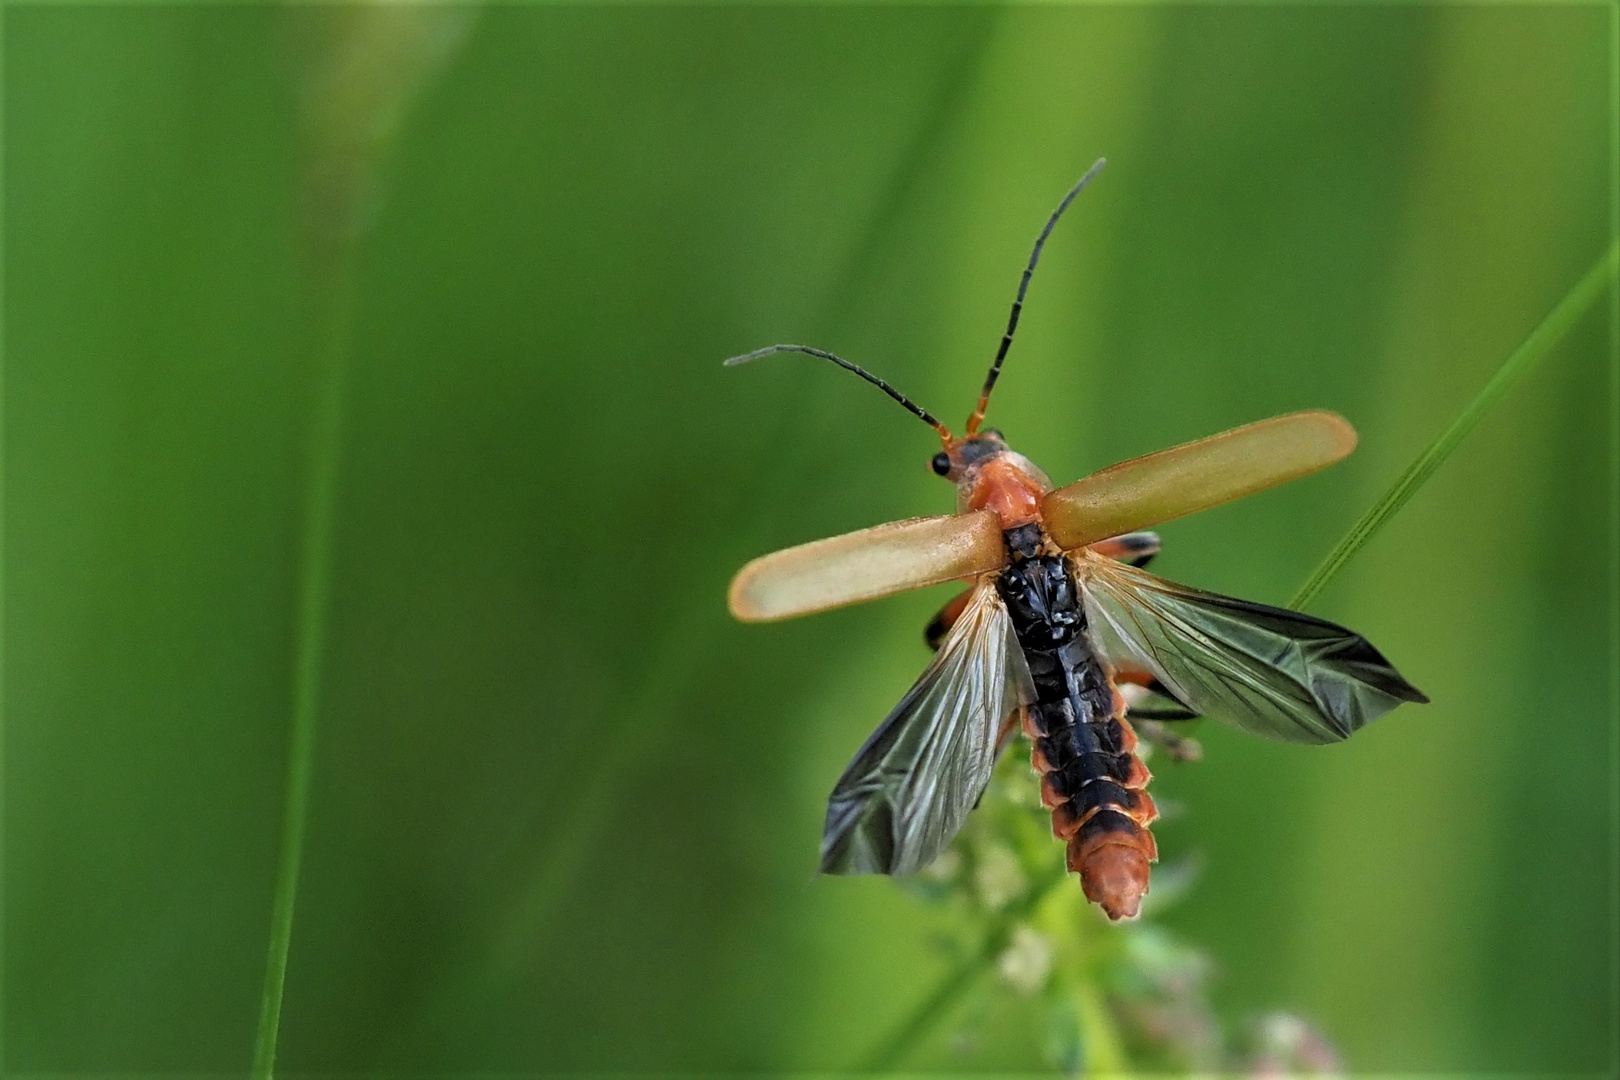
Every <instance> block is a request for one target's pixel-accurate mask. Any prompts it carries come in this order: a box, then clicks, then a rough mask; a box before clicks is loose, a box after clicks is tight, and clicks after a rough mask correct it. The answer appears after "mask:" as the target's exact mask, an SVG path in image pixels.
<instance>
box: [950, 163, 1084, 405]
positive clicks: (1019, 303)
mask: <svg viewBox="0 0 1620 1080" xmlns="http://www.w3.org/2000/svg"><path fill="white" fill-rule="evenodd" d="M1106 164H1108V159H1107V158H1098V159H1097V160H1096V162H1095V163H1094V164H1093V165H1092V166H1091V168H1089V169H1087V170H1086V175H1084V176H1082V177H1081V178H1080V182H1079V183H1078V184H1076V185H1074V187H1072V188H1070V189H1069V193H1068V194H1067V195H1065V196H1063V201H1062V202H1060V203H1058V208H1057V209H1056V210H1054V211H1052V216H1051V217H1049V218H1047V219H1046V228H1044V229H1042V230H1041V235H1040V236H1037V237H1036V238H1035V250H1034V251H1031V252H1030V253H1029V265H1028V266H1026V267H1024V276H1023V277H1022V278H1021V279H1019V282H1018V295H1017V296H1016V297H1015V298H1014V299H1013V305H1012V315H1011V316H1009V317H1008V319H1007V332H1006V333H1005V334H1003V335H1002V336H1001V347H1000V348H999V349H997V350H996V358H995V360H994V361H993V362H992V363H991V364H990V374H988V375H986V376H985V378H984V390H983V392H982V393H980V394H979V404H978V406H977V407H976V408H975V409H974V410H973V415H972V416H970V417H968V422H967V433H968V434H969V435H972V434H973V433H974V432H976V431H978V430H979V425H980V424H982V423H983V422H984V410H985V409H986V408H987V407H988V406H989V404H990V391H992V390H994V389H995V388H996V379H997V378H999V377H1000V376H1001V362H1002V361H1003V360H1005V359H1007V350H1008V349H1009V348H1011V347H1012V339H1013V332H1014V331H1015V330H1017V329H1018V315H1019V313H1020V312H1022V311H1023V310H1024V294H1025V293H1026V292H1028V291H1029V279H1030V278H1032V277H1034V276H1035V264H1036V263H1037V262H1039V261H1040V259H1041V248H1043V247H1045V246H1046V238H1047V237H1048V236H1051V235H1052V229H1053V228H1054V227H1055V226H1056V225H1057V223H1058V218H1060V217H1062V216H1063V211H1065V210H1067V209H1068V208H1069V204H1070V203H1072V202H1074V197H1075V196H1076V195H1078V194H1080V192H1082V191H1084V190H1085V187H1086V185H1087V184H1089V183H1091V178H1092V177H1094V176H1096V175H1097V174H1098V173H1099V172H1101V171H1102V167H1103V166H1104V165H1106Z"/></svg>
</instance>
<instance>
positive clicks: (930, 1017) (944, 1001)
mask: <svg viewBox="0 0 1620 1080" xmlns="http://www.w3.org/2000/svg"><path fill="white" fill-rule="evenodd" d="M1059 871H1060V872H1058V873H1054V874H1052V875H1051V876H1049V877H1047V878H1044V879H1042V880H1041V881H1038V882H1036V883H1035V885H1034V887H1033V888H1031V889H1030V890H1029V892H1028V893H1026V894H1025V895H1024V896H1023V897H1022V898H1021V899H1019V900H1016V901H1014V902H1013V903H1011V904H1008V905H1007V907H1006V908H1004V909H1003V910H1001V911H1000V912H998V913H997V914H996V915H995V917H994V918H993V919H992V920H991V922H990V927H989V929H988V930H986V932H985V935H984V940H983V941H982V942H981V943H980V944H979V947H978V948H977V949H975V950H974V951H973V952H971V953H969V954H968V955H967V956H966V957H964V958H963V959H962V960H960V961H959V962H958V963H957V964H956V966H955V967H953V968H952V969H951V970H950V971H948V972H946V974H945V977H944V978H943V979H941V980H940V982H939V985H938V986H936V987H934V991H933V993H931V994H929V995H928V996H927V997H926V998H924V999H923V1000H922V1002H921V1003H920V1004H919V1005H918V1006H917V1008H916V1009H915V1010H913V1011H912V1014H911V1015H910V1016H908V1017H907V1018H906V1019H905V1020H903V1021H902V1022H901V1023H900V1024H898V1025H896V1027H895V1028H894V1030H893V1031H891V1032H890V1033H889V1035H888V1036H887V1037H886V1038H885V1039H884V1040H883V1041H882V1042H880V1043H878V1044H877V1046H876V1047H875V1048H874V1049H873V1050H872V1052H871V1053H870V1054H868V1055H867V1056H866V1060H865V1063H864V1064H863V1065H862V1066H861V1070H862V1071H865V1072H874V1073H876V1072H886V1071H888V1070H889V1069H891V1068H893V1067H894V1065H895V1064H896V1063H897V1062H899V1061H902V1060H904V1059H905V1057H906V1055H907V1054H909V1053H911V1051H912V1050H913V1049H915V1048H916V1046H917V1044H918V1043H919V1042H921V1041H922V1039H923V1037H924V1036H925V1035H927V1034H928V1032H929V1031H931V1030H932V1029H933V1027H934V1025H935V1024H936V1023H938V1022H939V1020H940V1018H941V1017H942V1016H944V1015H945V1014H946V1013H947V1012H949V1011H950V1008H951V1006H953V1005H955V1004H956V1002H957V1001H958V1000H959V999H960V998H961V997H962V995H963V994H964V993H966V992H967V991H968V989H969V988H970V987H972V985H973V982H974V980H975V979H977V978H978V977H979V975H980V974H982V973H983V971H984V969H985V968H987V967H989V966H990V965H991V964H992V963H994V962H995V959H996V957H998V956H1000V955H1001V953H1002V950H1004V949H1006V947H1007V943H1008V942H1009V941H1010V940H1011V938H1012V932H1013V929H1014V927H1016V926H1017V925H1018V924H1019V923H1020V922H1022V921H1024V920H1025V919H1026V918H1028V917H1029V914H1030V912H1032V911H1034V910H1035V909H1036V908H1038V907H1040V905H1041V903H1042V901H1044V900H1045V899H1046V898H1047V896H1049V895H1050V894H1051V892H1052V890H1053V889H1055V888H1057V886H1058V885H1060V884H1061V883H1062V882H1063V881H1064V880H1065V879H1066V878H1067V877H1068V876H1069V875H1068V872H1067V870H1066V869H1064V868H1063V867H1062V864H1061V863H1060V864H1059Z"/></svg>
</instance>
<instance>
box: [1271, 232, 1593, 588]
mask: <svg viewBox="0 0 1620 1080" xmlns="http://www.w3.org/2000/svg"><path fill="white" fill-rule="evenodd" d="M1617 268H1620V243H1616V244H1611V245H1610V246H1609V250H1608V251H1607V252H1606V253H1605V254H1604V255H1603V257H1602V258H1600V259H1598V261H1597V262H1596V263H1595V264H1593V266H1592V268H1591V269H1590V270H1588V271H1587V272H1586V275H1585V276H1584V277H1582V278H1581V280H1580V281H1578V282H1576V283H1575V287H1574V288H1572V289H1570V290H1569V292H1568V293H1567V294H1566V295H1565V296H1564V298H1563V299H1562V300H1560V301H1559V302H1558V304H1557V306H1556V307H1554V308H1553V309H1552V311H1550V312H1548V313H1547V317H1546V318H1544V319H1542V320H1541V323H1540V325H1538V326H1537V327H1536V328H1535V329H1534V330H1532V331H1531V332H1530V336H1529V337H1527V338H1525V339H1524V342H1523V343H1522V344H1521V345H1520V346H1519V347H1518V348H1517V349H1514V350H1513V352H1511V353H1510V354H1508V358H1507V360H1505V361H1504V362H1503V363H1502V366H1501V367H1500V368H1497V370H1496V374H1494V375H1492V376H1491V377H1490V380H1489V381H1487V382H1486V383H1485V385H1484V386H1483V387H1482V388H1481V389H1480V391H1479V393H1478V394H1476V395H1475V396H1474V400H1472V401H1470V402H1469V403H1468V404H1467V405H1466V406H1464V407H1463V411H1462V412H1460V413H1458V414H1457V418H1456V419H1455V420H1453V421H1452V422H1451V424H1450V426H1448V427H1447V428H1446V429H1445V430H1444V431H1442V432H1441V433H1440V435H1439V437H1438V438H1436V439H1435V440H1434V441H1433V442H1432V443H1430V444H1429V445H1428V446H1427V447H1425V448H1424V450H1423V452H1422V453H1421V454H1419V455H1418V456H1417V460H1415V461H1413V462H1412V464H1410V465H1408V466H1407V467H1406V470H1405V471H1404V472H1402V473H1401V475H1400V476H1398V477H1396V479H1395V483H1393V484H1391V485H1390V487H1389V490H1388V491H1386V492H1384V494H1383V495H1382V496H1381V497H1380V498H1379V500H1378V501H1377V502H1375V503H1373V505H1372V506H1371V507H1370V508H1369V509H1368V510H1367V512H1366V513H1365V514H1363V515H1361V519H1360V520H1359V521H1357V522H1356V523H1355V524H1354V525H1352V526H1351V527H1350V531H1349V532H1348V533H1346V534H1345V536H1344V539H1343V540H1340V541H1339V543H1338V545H1337V546H1336V547H1335V548H1334V549H1333V550H1332V551H1331V552H1330V553H1329V554H1328V557H1327V558H1326V559H1323V560H1322V565H1320V566H1318V567H1317V568H1316V572H1315V573H1313V574H1311V576H1310V579H1309V580H1307V581H1306V582H1305V584H1304V585H1302V586H1300V589H1299V592H1297V593H1295V594H1294V598H1293V599H1292V600H1290V601H1289V602H1288V606H1289V607H1292V608H1295V609H1296V610H1297V609H1301V608H1303V607H1305V605H1306V604H1309V603H1310V602H1311V601H1312V600H1314V599H1315V598H1316V596H1317V594H1318V593H1320V592H1321V591H1322V590H1323V589H1324V588H1325V587H1326V586H1327V583H1328V582H1329V581H1332V580H1333V578H1334V577H1335V576H1336V575H1337V574H1338V573H1339V571H1340V570H1341V569H1343V568H1344V565H1345V563H1347V562H1349V561H1350V559H1351V557H1352V556H1354V555H1355V554H1356V552H1358V551H1360V550H1361V549H1362V547H1364V546H1365V545H1366V543H1367V541H1369V540H1371V539H1372V538H1373V536H1374V534H1376V533H1377V532H1378V530H1379V529H1381V528H1383V527H1384V524H1385V523H1386V522H1387V521H1389V519H1390V518H1392V517H1394V516H1395V513H1396V511H1398V510H1400V508H1401V507H1403V506H1405V505H1406V503H1407V500H1409V499H1411V497H1412V496H1413V495H1415V494H1416V493H1417V490H1418V488H1420V487H1422V486H1423V484H1424V483H1425V482H1426V481H1427V480H1428V479H1429V477H1431V476H1433V475H1434V472H1435V470H1436V469H1438V468H1439V467H1440V466H1441V465H1442V464H1443V463H1444V462H1445V460H1446V458H1448V457H1450V456H1451V452H1452V451H1453V450H1455V449H1457V445H1458V444H1459V443H1461V442H1462V441H1463V439H1465V438H1467V436H1468V433H1469V432H1471V431H1473V430H1474V427H1475V426H1476V425H1477V424H1478V423H1479V422H1480V421H1481V420H1482V419H1484V418H1485V414H1486V413H1488V412H1490V411H1491V409H1492V408H1493V407H1495V405H1496V403H1497V402H1499V401H1501V400H1502V397H1503V395H1505V394H1506V393H1507V392H1508V391H1509V390H1510V389H1512V387H1513V385H1514V384H1515V383H1517V382H1518V381H1519V380H1520V379H1522V378H1524V377H1525V376H1526V375H1527V374H1529V373H1530V371H1531V370H1532V369H1534V368H1535V366H1536V365H1537V364H1538V363H1540V362H1541V360H1542V359H1544V358H1545V357H1546V356H1547V354H1548V353H1550V352H1551V351H1552V348H1553V346H1554V345H1556V344H1557V343H1558V341H1559V339H1561V338H1562V337H1563V336H1564V334H1565V333H1567V332H1568V331H1569V328H1570V327H1571V326H1573V325H1574V324H1575V322H1576V320H1577V319H1579V318H1580V317H1581V316H1582V315H1583V314H1585V313H1586V310H1587V309H1588V308H1590V307H1591V306H1592V305H1593V304H1595V303H1597V300H1598V298H1599V297H1600V296H1603V295H1604V294H1605V293H1606V292H1607V288H1606V286H1607V285H1608V284H1609V282H1610V281H1612V280H1613V279H1614V277H1615V273H1616V270H1617Z"/></svg>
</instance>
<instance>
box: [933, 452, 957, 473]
mask: <svg viewBox="0 0 1620 1080" xmlns="http://www.w3.org/2000/svg"><path fill="white" fill-rule="evenodd" d="M928 467H929V468H930V469H933V470H934V471H935V472H936V473H938V474H939V475H940V476H948V475H949V474H950V471H951V455H949V454H947V453H946V452H945V451H943V450H941V451H940V452H939V453H937V454H935V455H934V459H933V460H932V461H930V462H929V463H928Z"/></svg>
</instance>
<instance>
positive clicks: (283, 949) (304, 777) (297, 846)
mask: <svg viewBox="0 0 1620 1080" xmlns="http://www.w3.org/2000/svg"><path fill="white" fill-rule="evenodd" d="M354 276H355V268H354V260H353V253H352V250H351V251H349V252H347V253H346V254H345V256H344V257H342V258H340V259H338V260H337V263H336V266H335V267H334V269H333V272H332V277H331V279H330V280H331V284H332V293H331V298H330V300H329V302H328V307H327V310H326V311H325V313H324V318H323V319H322V323H323V325H322V329H321V331H320V338H319V346H318V348H319V349H320V362H319V367H318V370H317V372H316V395H317V396H316V400H315V408H314V417H313V422H312V425H311V428H310V434H309V447H308V450H307V458H306V465H305V468H306V486H305V495H304V508H303V532H302V535H301V537H300V545H299V564H298V612H297V624H296V630H295V633H296V635H297V637H296V640H295V645H294V654H293V670H292V715H291V721H290V726H289V734H288V741H287V773H286V781H285V788H284V794H283V796H282V808H281V848H280V852H279V854H278V856H277V862H276V883H275V896H274V899H273V901H272V904H271V910H270V943H269V954H268V956H267V958H266V961H265V968H264V988H263V991H262V993H261V996H260V1000H259V1027H258V1035H257V1037H256V1038H255V1039H254V1044H253V1072H252V1075H253V1077H254V1078H255V1080H270V1078H271V1077H272V1076H273V1075H274V1073H275V1064H276V1042H277V1038H278V1036H279V1034H280V1029H281V1001H282V991H283V989H284V987H285V986H286V981H287V954H288V952H289V950H290V948H291V945H292V928H293V908H294V906H295V903H296V901H297V899H298V876H299V871H300V870H301V869H302V866H303V858H304V835H305V833H306V831H307V829H308V822H309V789H310V778H311V776H312V775H313V773H314V763H315V720H316V717H317V715H318V714H319V711H320V692H321V668H322V660H323V658H324V656H325V652H326V629H327V608H328V604H329V597H330V593H331V580H332V550H333V543H334V533H335V526H336V518H337V488H338V471H339V465H340V462H341V458H342V449H343V437H342V436H343V412H344V410H343V400H344V396H345V395H344V390H345V386H346V383H347V381H348V378H347V376H348V353H349V341H350V335H351V330H352V324H353V308H354V293H355V282H354Z"/></svg>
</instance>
